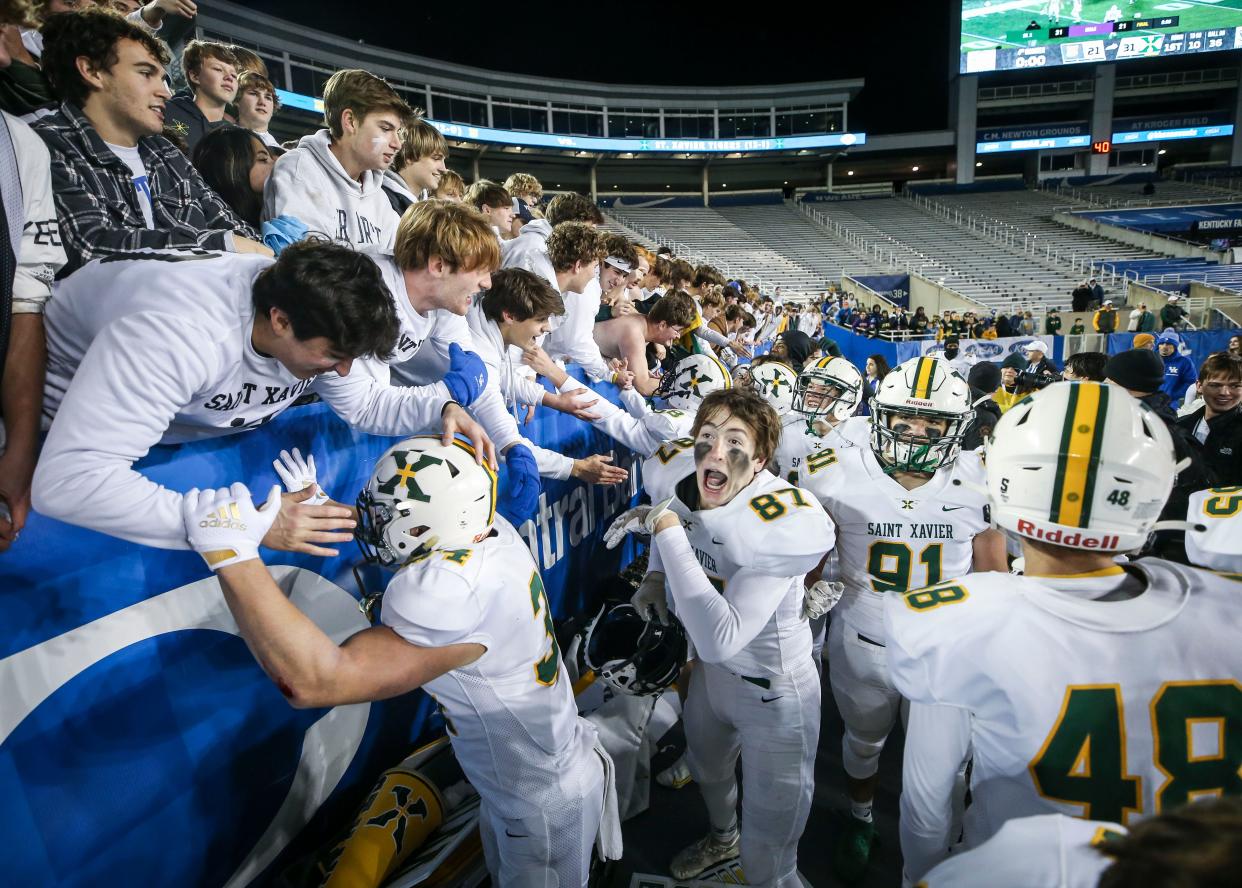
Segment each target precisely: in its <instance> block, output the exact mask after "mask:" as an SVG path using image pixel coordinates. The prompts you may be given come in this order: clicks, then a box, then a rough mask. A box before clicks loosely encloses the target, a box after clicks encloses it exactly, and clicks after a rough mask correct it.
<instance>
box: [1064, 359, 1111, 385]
mask: <svg viewBox="0 0 1242 888" xmlns="http://www.w3.org/2000/svg"><path fill="white" fill-rule="evenodd" d="M1107 363H1108V355H1106V354H1104V352H1077V353H1076V354H1072V355H1070V356H1069V357H1068V358H1066V359H1065V369H1064V370H1063V371H1062V372H1061V375H1062V376H1063V377H1064V378H1065V379H1066V380H1067V381H1073V380H1080V381H1086V380H1089V381H1091V382H1103V381H1104V365H1105V364H1107Z"/></svg>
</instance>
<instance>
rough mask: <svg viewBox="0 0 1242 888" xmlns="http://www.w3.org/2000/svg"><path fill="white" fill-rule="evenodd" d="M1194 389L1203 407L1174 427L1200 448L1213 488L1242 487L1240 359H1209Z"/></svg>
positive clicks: (1222, 354)
mask: <svg viewBox="0 0 1242 888" xmlns="http://www.w3.org/2000/svg"><path fill="white" fill-rule="evenodd" d="M1235 338H1236V337H1235ZM1196 388H1197V390H1198V392H1199V394H1200V395H1202V397H1203V406H1202V407H1200V408H1199V409H1198V410H1196V411H1195V412H1193V413H1190V414H1188V415H1186V416H1183V417H1182V418H1181V419H1179V420H1178V421H1177V424H1178V426H1180V427H1181V429H1182V430H1183V431H1185V432H1186V434H1188V435H1189V436H1190V437H1191V439H1192V440H1193V441H1195V443H1196V444H1197V445H1198V446H1199V449H1200V452H1201V453H1202V454H1203V461H1204V464H1205V465H1206V466H1207V470H1208V473H1209V475H1210V476H1211V481H1212V484H1213V485H1215V486H1224V485H1234V484H1242V406H1240V405H1242V358H1239V357H1237V356H1235V355H1230V354H1228V353H1225V352H1217V353H1216V354H1212V355H1208V357H1207V359H1206V360H1205V361H1204V362H1203V364H1202V365H1201V366H1200V367H1199V381H1198V383H1197V384H1196Z"/></svg>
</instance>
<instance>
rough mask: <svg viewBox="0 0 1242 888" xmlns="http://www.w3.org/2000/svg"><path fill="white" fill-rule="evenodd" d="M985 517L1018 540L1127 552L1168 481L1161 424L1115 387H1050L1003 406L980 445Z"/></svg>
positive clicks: (1137, 543)
mask: <svg viewBox="0 0 1242 888" xmlns="http://www.w3.org/2000/svg"><path fill="white" fill-rule="evenodd" d="M986 453H987V456H986V459H985V463H986V464H987V474H988V498H989V500H990V501H991V504H992V518H993V520H994V521H995V522H996V523H997V524H999V525H1000V526H1001V527H1002V528H1004V529H1005V530H1007V531H1009V532H1010V533H1013V534H1016V535H1017V536H1020V537H1027V538H1029V539H1033V540H1040V541H1042V542H1046V543H1053V544H1055V545H1059V546H1066V547H1068V548H1073V549H1092V550H1095V551H1099V552H1128V551H1131V550H1133V549H1138V548H1139V547H1141V546H1142V545H1143V544H1144V543H1145V542H1146V541H1147V537H1148V535H1149V534H1150V533H1151V531H1152V528H1153V525H1154V524H1155V523H1156V519H1157V518H1158V517H1159V515H1160V510H1161V509H1163V508H1164V504H1165V501H1166V500H1167V499H1168V498H1169V492H1170V491H1171V490H1172V489H1173V480H1174V478H1175V477H1176V475H1177V470H1176V466H1175V462H1176V460H1175V458H1174V455H1173V439H1172V438H1171V437H1170V435H1169V430H1168V429H1167V428H1165V425H1164V422H1163V421H1162V420H1161V419H1160V417H1159V416H1157V415H1156V414H1155V413H1153V412H1152V411H1151V410H1149V409H1148V408H1147V407H1145V406H1144V405H1142V404H1141V403H1139V402H1138V401H1137V400H1135V399H1134V398H1133V397H1131V396H1130V395H1129V394H1128V393H1127V392H1126V391H1125V390H1124V389H1121V388H1119V387H1117V386H1111V385H1107V384H1104V383H1098V382H1067V383H1054V384H1052V385H1050V386H1048V387H1047V388H1045V389H1042V390H1040V391H1037V392H1035V393H1034V394H1033V395H1031V396H1030V397H1029V398H1025V399H1023V400H1021V401H1019V402H1018V403H1017V404H1015V405H1013V406H1012V407H1010V408H1009V410H1008V411H1007V412H1006V413H1005V415H1004V416H1002V417H1001V418H1000V421H999V422H998V423H997V424H996V428H995V429H993V430H992V437H991V439H990V440H989V441H988V444H987V451H986Z"/></svg>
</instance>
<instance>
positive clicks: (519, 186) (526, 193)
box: [505, 173, 543, 203]
mask: <svg viewBox="0 0 1242 888" xmlns="http://www.w3.org/2000/svg"><path fill="white" fill-rule="evenodd" d="M505 191H508V192H509V193H510V194H512V195H513V196H514V197H520V198H522V200H524V201H526V202H527V203H539V201H541V200H543V185H541V184H540V183H539V180H538V179H536V178H535V177H534V176H532V175H531V174H530V173H513V174H511V175H510V176H509V178H507V179H505Z"/></svg>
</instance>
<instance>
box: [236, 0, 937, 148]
mask: <svg viewBox="0 0 1242 888" xmlns="http://www.w3.org/2000/svg"><path fill="white" fill-rule="evenodd" d="M247 5H248V6H250V7H251V8H253V9H256V10H259V11H262V12H267V13H269V14H271V15H276V16H280V17H282V18H288V19H290V20H292V21H297V22H300V23H302V24H305V25H307V26H308V27H312V28H318V29H320V30H324V31H329V32H331V33H334V34H337V35H338V36H342V37H349V38H352V39H358V40H363V41H365V42H367V43H370V44H373V45H375V46H383V47H387V48H391V49H398V50H402V51H405V52H410V53H413V54H416V55H423V56H430V57H432V58H439V59H444V60H446V61H450V62H456V63H458V64H464V65H473V66H476V67H480V68H490V69H493V70H498V71H514V72H517V73H522V74H535V75H541V76H545V77H564V78H567V79H572V80H594V81H602V82H609V83H636V84H665V85H676V86H700V85H701V86H710V85H721V86H727V85H742V84H760V83H796V82H799V81H807V80H833V79H838V78H853V77H862V78H864V79H865V80H866V87H865V89H864V90H863V92H862V94H861V95H860V96H859V97H858V99H857V100H856V101H855V102H853V103H852V104H851V106H850V121H849V124H850V129H852V130H855V131H858V130H864V131H866V132H870V133H894V132H910V131H914V130H924V129H942V128H944V127H945V126H946V122H947V113H948V110H947V107H948V106H947V101H948V99H947V96H948V86H947V83H948V71H949V58H950V54H951V52H952V53H953V55H954V58H955V59H956V54H955V52H956V46H955V45H951V41H952V40H953V38H954V37H955V36H956V33H955V31H954V29H953V28H951V26H950V21H951V11H953V10H956V9H958V8H960V7H958V5H957V4H956V3H951V2H948V0H930V2H928V0H921V2H920V0H903V2H900V3H890V2H883V0H863V2H860V3H858V4H857V5H856V4H854V3H852V2H842V0H826V2H821V3H820V4H819V5H818V6H816V7H814V8H798V6H797V5H795V4H784V3H775V4H753V10H754V11H752V12H750V13H749V14H742V13H731V14H723V12H724V8H725V7H724V5H723V4H720V5H700V4H690V3H681V4H674V3H662V4H649V3H632V4H622V3H606V4H605V3H601V4H581V5H578V4H575V5H573V6H571V5H569V4H561V3H509V4H507V5H506V6H505V7H492V6H488V5H479V4H474V3H438V4H435V5H434V6H431V5H430V4H427V5H424V4H409V5H408V6H407V7H406V8H402V5H399V4H395V3H373V4H372V3H365V4H364V3H332V4H326V3H325V4H309V3H306V2H305V0H253V2H250V3H248V4H247ZM843 7H845V8H843ZM361 8H367V9H368V10H372V11H369V12H368V13H367V14H365V15H361V16H359V15H354V14H350V13H349V12H348V10H350V9H354V10H357V9H361ZM497 9H507V10H511V12H507V13H501V14H498V13H497V12H495V11H494V10H497ZM787 10H788V11H787ZM761 13H771V14H761Z"/></svg>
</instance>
